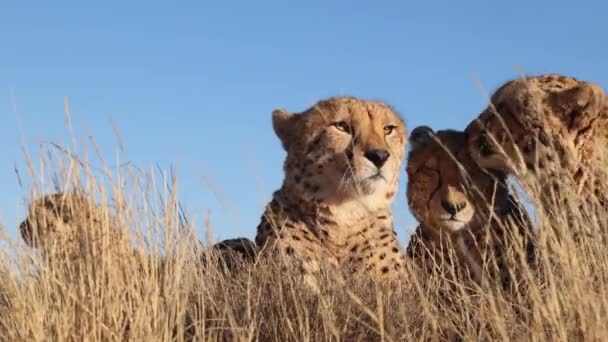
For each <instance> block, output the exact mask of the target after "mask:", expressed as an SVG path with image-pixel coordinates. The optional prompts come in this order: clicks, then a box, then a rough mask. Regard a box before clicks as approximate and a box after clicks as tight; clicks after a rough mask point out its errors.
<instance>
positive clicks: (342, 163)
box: [255, 97, 406, 280]
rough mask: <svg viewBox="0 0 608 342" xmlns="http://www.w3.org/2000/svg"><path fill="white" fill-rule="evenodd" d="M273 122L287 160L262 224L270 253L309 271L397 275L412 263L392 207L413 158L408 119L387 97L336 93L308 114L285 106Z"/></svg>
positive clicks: (261, 240)
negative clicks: (407, 158)
mask: <svg viewBox="0 0 608 342" xmlns="http://www.w3.org/2000/svg"><path fill="white" fill-rule="evenodd" d="M272 122H273V128H274V131H275V133H276V135H277V136H278V138H279V139H280V141H281V143H282V145H283V148H284V149H285V151H286V152H287V157H286V160H285V163H284V172H285V177H284V180H283V184H282V186H281V187H280V189H279V190H277V191H276V192H275V193H274V195H273V199H272V200H271V202H270V203H269V204H268V205H267V206H266V209H265V211H264V214H263V215H262V217H261V222H260V224H259V225H258V227H257V235H256V238H255V242H256V244H257V245H258V246H259V247H260V248H262V249H263V251H262V253H265V254H266V253H269V254H270V255H275V256H276V255H280V256H282V257H286V259H283V260H288V261H289V264H291V265H296V267H299V269H300V271H303V273H304V274H305V275H311V274H313V273H315V272H317V271H318V270H319V266H321V265H330V267H336V268H338V269H340V270H342V271H345V272H344V273H345V274H349V273H350V274H353V273H356V274H361V273H363V274H366V275H368V276H369V279H373V280H384V279H395V277H394V275H395V274H398V273H400V270H402V269H403V268H404V267H403V266H404V262H405V257H404V253H402V250H401V247H400V245H399V243H398V241H397V238H396V233H395V231H394V229H393V219H392V211H391V208H390V206H391V203H392V202H393V200H394V198H395V194H396V192H397V189H398V180H399V179H398V178H399V170H400V167H401V164H402V161H403V157H404V155H405V146H406V128H405V123H404V121H403V120H402V119H401V117H400V116H399V115H398V114H397V113H396V112H395V111H394V110H393V109H391V107H389V106H388V105H387V104H384V103H382V102H378V101H369V100H363V99H359V98H355V97H333V98H328V99H323V100H321V101H319V102H317V103H316V104H315V105H314V106H312V107H311V108H309V109H307V110H305V111H304V112H301V113H290V112H288V111H287V110H284V109H277V110H275V111H274V112H273V113H272ZM266 255H268V254H266ZM360 271H362V272H360Z"/></svg>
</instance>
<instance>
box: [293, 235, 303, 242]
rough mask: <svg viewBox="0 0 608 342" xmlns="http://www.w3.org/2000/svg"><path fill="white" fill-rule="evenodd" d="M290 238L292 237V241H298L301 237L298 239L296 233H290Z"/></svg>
mask: <svg viewBox="0 0 608 342" xmlns="http://www.w3.org/2000/svg"><path fill="white" fill-rule="evenodd" d="M291 238H292V239H293V240H294V241H300V240H301V239H300V237H299V236H297V235H292V236H291Z"/></svg>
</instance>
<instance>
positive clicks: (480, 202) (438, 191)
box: [407, 126, 534, 284]
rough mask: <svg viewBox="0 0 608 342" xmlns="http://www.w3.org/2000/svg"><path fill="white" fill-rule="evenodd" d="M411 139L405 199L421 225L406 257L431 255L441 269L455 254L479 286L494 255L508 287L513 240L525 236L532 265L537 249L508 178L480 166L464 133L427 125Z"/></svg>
mask: <svg viewBox="0 0 608 342" xmlns="http://www.w3.org/2000/svg"><path fill="white" fill-rule="evenodd" d="M410 140H411V151H410V154H409V157H408V164H407V173H408V186H407V196H408V202H409V206H410V209H411V211H412V213H413V215H414V216H415V217H416V218H417V219H418V220H419V222H420V226H419V227H418V229H417V231H416V233H415V234H414V236H413V237H412V239H411V240H410V245H409V246H408V254H410V256H412V257H413V258H414V259H417V258H419V257H421V256H423V257H425V256H430V257H431V258H432V259H436V260H434V262H432V263H431V264H437V263H439V264H440V263H441V262H440V261H439V260H443V259H445V260H447V259H448V257H447V256H446V255H447V254H449V253H450V251H452V253H453V254H454V256H455V257H456V259H458V260H459V264H461V265H462V266H465V269H468V270H469V271H470V275H471V276H472V277H473V278H474V279H475V280H476V281H478V282H480V281H481V279H482V274H483V273H484V271H483V269H484V267H485V266H484V264H487V261H488V260H491V259H487V256H492V257H493V258H494V260H493V262H495V263H496V264H497V265H498V269H500V270H499V272H500V276H501V277H502V278H501V279H502V280H503V281H504V283H505V284H507V283H508V282H509V280H508V278H509V274H508V273H509V272H508V270H507V269H506V267H505V266H504V264H506V261H505V260H504V257H503V255H505V254H507V252H506V251H507V249H512V247H513V245H512V241H513V237H514V236H516V235H518V234H523V235H519V236H520V238H521V237H523V238H524V239H519V240H520V241H523V243H524V244H523V246H524V248H526V249H527V251H528V256H527V257H528V260H530V261H531V260H532V258H533V253H534V250H533V248H534V246H533V242H532V237H533V233H532V230H531V228H532V227H531V225H530V221H529V219H528V217H527V215H526V213H525V211H524V210H523V208H521V207H520V206H519V205H518V204H517V202H516V201H515V200H514V199H513V197H512V196H511V195H510V194H509V190H508V188H507V185H506V175H505V174H503V173H499V172H496V173H493V174H491V173H488V172H485V171H484V170H482V169H481V168H479V167H478V166H477V165H476V163H475V162H474V161H473V160H472V158H471V157H470V155H469V151H468V149H467V146H466V135H465V133H464V132H461V131H453V130H444V131H438V132H433V131H432V130H431V129H430V128H428V127H424V126H423V127H418V128H415V129H414V130H413V131H412V134H411V136H410ZM507 222H510V223H507ZM516 240H517V239H516ZM427 252H430V255H429V254H428V253H427ZM490 264H492V262H491V263H490Z"/></svg>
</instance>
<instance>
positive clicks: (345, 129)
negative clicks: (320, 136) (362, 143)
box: [332, 121, 350, 134]
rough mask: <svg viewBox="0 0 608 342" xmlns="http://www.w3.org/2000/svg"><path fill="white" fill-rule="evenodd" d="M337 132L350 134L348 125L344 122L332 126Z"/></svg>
mask: <svg viewBox="0 0 608 342" xmlns="http://www.w3.org/2000/svg"><path fill="white" fill-rule="evenodd" d="M332 126H334V127H335V128H336V129H337V130H338V131H340V132H344V133H348V134H350V125H349V124H347V123H346V122H345V121H338V122H334V123H333V124H332Z"/></svg>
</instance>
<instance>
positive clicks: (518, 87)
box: [466, 74, 608, 176]
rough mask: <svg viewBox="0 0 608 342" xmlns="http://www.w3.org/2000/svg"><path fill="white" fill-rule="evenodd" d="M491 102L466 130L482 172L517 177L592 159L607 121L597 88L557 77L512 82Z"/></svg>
mask: <svg viewBox="0 0 608 342" xmlns="http://www.w3.org/2000/svg"><path fill="white" fill-rule="evenodd" d="M491 103H492V105H490V106H489V107H488V108H487V109H486V110H484V111H483V112H482V113H481V114H480V115H479V117H478V118H477V119H475V120H473V121H472V122H471V123H470V124H469V125H468V127H467V128H466V132H467V134H468V146H469V149H470V153H471V155H472V157H473V158H474V159H475V161H476V162H477V163H478V164H479V165H480V166H482V167H484V168H487V169H490V170H499V171H502V172H506V173H510V174H514V175H517V176H526V175H531V174H538V172H539V171H551V170H552V169H555V170H559V169H561V168H564V167H565V168H567V169H569V168H570V167H572V166H575V165H577V164H578V163H579V162H580V161H581V160H584V159H589V158H590V157H591V156H590V153H591V152H592V150H593V147H592V144H593V137H594V135H596V134H597V133H598V131H599V127H600V125H605V120H606V118H607V117H608V104H607V102H606V96H605V94H604V91H603V90H602V89H601V88H600V87H599V86H596V85H593V84H590V83H587V82H583V81H579V80H576V79H574V78H571V77H565V76H561V75H556V74H547V75H541V76H534V77H528V78H525V79H516V80H512V81H509V82H507V83H506V84H504V85H503V86H502V87H501V88H499V89H498V90H497V91H496V92H495V93H494V95H493V96H492V98H491ZM599 133H602V132H599ZM602 134H604V133H602Z"/></svg>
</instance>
